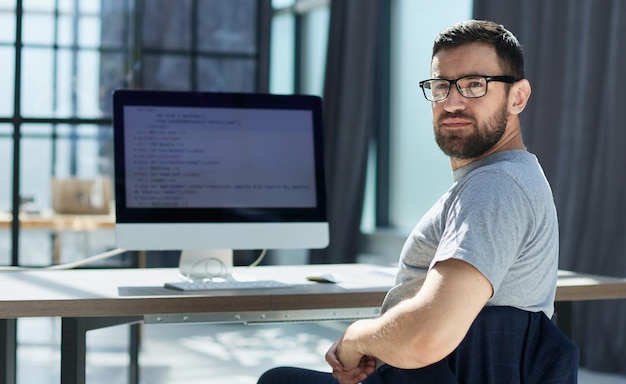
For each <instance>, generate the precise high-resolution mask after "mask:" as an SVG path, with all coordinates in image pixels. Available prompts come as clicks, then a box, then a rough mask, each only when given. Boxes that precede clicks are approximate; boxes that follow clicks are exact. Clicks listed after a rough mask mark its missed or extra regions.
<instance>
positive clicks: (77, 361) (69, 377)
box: [61, 316, 143, 384]
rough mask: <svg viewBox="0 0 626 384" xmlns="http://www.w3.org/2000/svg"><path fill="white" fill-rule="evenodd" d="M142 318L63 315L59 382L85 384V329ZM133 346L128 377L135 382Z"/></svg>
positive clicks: (136, 320)
mask: <svg viewBox="0 0 626 384" xmlns="http://www.w3.org/2000/svg"><path fill="white" fill-rule="evenodd" d="M142 320H143V317H142V316H124V317H103V318H100V317H93V318H92V317H89V318H81V317H64V318H63V319H62V320H61V322H62V324H61V383H62V384H85V380H86V374H85V368H86V360H87V331H90V330H92V329H100V328H106V327H111V326H114V325H121V324H133V323H138V322H140V321H142ZM131 333H132V332H131ZM133 348H134V347H133V346H132V345H131V368H130V371H131V374H130V378H131V379H134V380H137V381H135V382H134V383H136V382H138V367H137V365H138V362H137V360H138V357H137V354H135V355H134V356H133V353H134V352H133ZM137 352H138V349H137ZM133 360H134V361H133ZM133 364H134V365H135V367H133ZM133 370H134V373H133ZM131 383H133V382H131ZM134 383H133V384H134Z"/></svg>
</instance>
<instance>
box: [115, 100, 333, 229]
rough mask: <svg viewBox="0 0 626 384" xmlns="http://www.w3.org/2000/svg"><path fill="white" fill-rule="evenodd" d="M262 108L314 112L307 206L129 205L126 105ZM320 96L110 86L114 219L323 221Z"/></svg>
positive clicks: (324, 186)
mask: <svg viewBox="0 0 626 384" xmlns="http://www.w3.org/2000/svg"><path fill="white" fill-rule="evenodd" d="M133 105H136V106H172V107H177V106H179V107H209V108H211V107H215V108H255V109H256V108H264V109H278V110H280V109H296V110H298V109H302V110H309V111H311V112H312V116H313V125H312V126H313V141H314V143H313V144H314V155H315V181H316V191H315V195H316V201H317V205H316V206H315V207H312V208H263V207H259V208H129V207H127V206H126V170H125V155H124V150H123V148H124V113H123V108H124V107H125V106H133ZM322 123H323V122H322V101H321V98H320V97H318V96H313V95H275V94H267V93H226V92H193V91H156V90H130V89H120V90H115V91H114V92H113V144H114V171H115V175H114V177H115V217H116V222H117V223H264V222H268V223H271V222H277V223H278V222H310V223H314V222H326V221H327V213H326V182H325V172H324V153H323V151H324V150H323V148H324V138H323V124H322Z"/></svg>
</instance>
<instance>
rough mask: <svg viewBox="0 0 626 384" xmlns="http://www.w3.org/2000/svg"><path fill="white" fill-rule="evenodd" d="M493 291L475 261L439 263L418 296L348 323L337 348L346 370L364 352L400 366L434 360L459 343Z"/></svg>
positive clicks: (430, 272)
mask: <svg viewBox="0 0 626 384" xmlns="http://www.w3.org/2000/svg"><path fill="white" fill-rule="evenodd" d="M492 294H493V289H492V286H491V283H490V282H489V281H488V280H487V279H486V278H485V277H484V276H483V274H482V273H480V272H479V271H478V270H477V269H476V268H475V267H474V266H472V265H471V264H469V263H466V262H464V261H461V260H456V259H450V260H445V261H442V262H439V263H437V264H436V265H435V266H434V267H433V268H432V269H431V270H430V271H429V272H428V275H427V277H426V280H425V281H424V285H423V286H422V288H421V289H420V291H419V292H418V293H417V294H416V295H415V296H414V297H412V298H410V299H407V300H405V301H402V302H401V303H399V304H398V305H396V306H395V307H393V308H391V309H390V310H389V311H387V312H386V313H385V314H384V315H382V316H381V317H379V318H377V319H370V320H360V321H357V322H355V323H353V324H352V325H351V326H350V327H348V329H347V330H346V332H345V333H344V335H343V337H342V339H341V340H340V341H339V342H338V343H337V344H336V348H335V352H334V353H335V354H336V357H337V358H338V359H339V360H340V361H341V363H342V364H343V367H344V368H345V369H348V370H350V369H353V368H355V367H357V366H358V364H359V362H360V361H361V358H362V357H363V356H371V357H376V358H378V359H380V360H382V361H384V362H386V363H387V364H389V365H392V366H394V367H398V368H420V367H424V366H427V365H430V364H433V363H436V362H437V361H439V360H441V359H443V358H444V357H446V356H447V355H448V354H450V353H451V352H452V351H454V349H455V348H456V347H457V346H458V345H459V344H460V343H461V341H462V340H463V338H464V337H465V334H466V333H467V331H468V330H469V328H470V326H471V325H472V323H473V322H474V319H475V318H476V316H477V315H478V313H479V312H480V311H481V310H482V308H483V307H484V306H485V304H486V303H487V301H488V300H489V298H490V297H491V296H492ZM333 368H335V367H333Z"/></svg>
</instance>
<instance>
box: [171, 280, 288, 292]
mask: <svg viewBox="0 0 626 384" xmlns="http://www.w3.org/2000/svg"><path fill="white" fill-rule="evenodd" d="M289 287H292V285H290V284H287V283H282V282H280V281H276V280H251V281H237V280H225V281H214V280H206V281H204V280H196V281H176V282H171V283H165V288H170V289H176V290H178V291H185V292H198V291H216V290H222V291H223V290H237V289H266V288H289Z"/></svg>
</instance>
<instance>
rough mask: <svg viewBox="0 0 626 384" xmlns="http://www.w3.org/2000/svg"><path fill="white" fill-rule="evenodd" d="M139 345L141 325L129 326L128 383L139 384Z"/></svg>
mask: <svg viewBox="0 0 626 384" xmlns="http://www.w3.org/2000/svg"><path fill="white" fill-rule="evenodd" d="M140 343H141V324H131V325H130V346H129V354H130V362H129V366H128V383H129V384H139V347H140Z"/></svg>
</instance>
